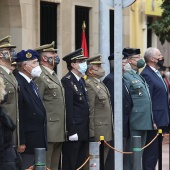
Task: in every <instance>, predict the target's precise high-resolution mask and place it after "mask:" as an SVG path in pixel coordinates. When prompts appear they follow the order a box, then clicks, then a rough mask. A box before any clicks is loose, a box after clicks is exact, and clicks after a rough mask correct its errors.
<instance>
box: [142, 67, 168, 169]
mask: <svg viewBox="0 0 170 170" xmlns="http://www.w3.org/2000/svg"><path fill="white" fill-rule="evenodd" d="M141 75H142V76H143V77H144V78H145V80H146V82H147V83H148V85H149V91H150V96H151V100H152V111H153V119H154V122H155V124H156V125H157V127H158V128H163V129H164V128H165V127H167V126H168V124H169V104H168V92H167V91H166V88H165V85H164V83H163V82H162V80H161V79H160V78H159V77H158V75H157V74H156V73H155V71H154V70H152V69H151V68H150V67H149V66H146V67H145V68H144V70H143V71H142V73H141ZM156 134H157V131H148V133H147V140H146V143H149V142H150V141H151V140H152V139H153V138H154V137H155V136H156ZM157 159H158V139H156V140H155V141H154V142H153V143H152V144H151V145H150V146H149V147H147V148H146V149H145V150H144V153H143V170H153V169H155V167H156V163H157Z"/></svg>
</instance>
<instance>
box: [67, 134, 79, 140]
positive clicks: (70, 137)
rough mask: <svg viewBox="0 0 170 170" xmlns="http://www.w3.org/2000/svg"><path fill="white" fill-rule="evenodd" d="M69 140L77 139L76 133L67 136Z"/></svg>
mask: <svg viewBox="0 0 170 170" xmlns="http://www.w3.org/2000/svg"><path fill="white" fill-rule="evenodd" d="M68 139H69V141H78V135H77V133H76V134H74V135H71V136H69V137H68Z"/></svg>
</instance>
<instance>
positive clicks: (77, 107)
mask: <svg viewBox="0 0 170 170" xmlns="http://www.w3.org/2000/svg"><path fill="white" fill-rule="evenodd" d="M85 59H86V58H85V57H84V55H83V49H78V50H76V51H74V52H72V53H70V54H68V55H66V56H65V57H63V60H64V61H66V63H67V68H68V70H69V72H68V73H67V74H66V75H65V76H64V77H63V78H62V80H61V82H62V84H63V87H64V89H65V102H66V127H67V131H68V141H67V142H65V143H64V145H63V160H62V170H75V169H77V168H79V167H80V166H81V165H82V164H83V163H84V161H85V159H86V153H87V152H88V139H89V106H88V96H87V92H86V89H85V83H84V80H83V79H82V76H83V75H84V74H85V72H86V69H87V63H86V61H85Z"/></svg>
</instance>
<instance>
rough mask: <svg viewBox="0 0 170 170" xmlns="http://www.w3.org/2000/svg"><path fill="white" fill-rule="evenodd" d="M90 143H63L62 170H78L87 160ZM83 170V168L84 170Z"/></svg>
mask: <svg viewBox="0 0 170 170" xmlns="http://www.w3.org/2000/svg"><path fill="white" fill-rule="evenodd" d="M87 153H88V142H86V141H83V142H81V141H68V142H64V143H63V149H62V154H63V158H62V170H76V169H77V168H79V167H80V166H81V165H82V164H83V163H84V162H85V160H86V159H87V157H88V155H87ZM82 170H83V168H82Z"/></svg>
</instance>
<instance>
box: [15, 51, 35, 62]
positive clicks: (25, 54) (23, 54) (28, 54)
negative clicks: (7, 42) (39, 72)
mask: <svg viewBox="0 0 170 170" xmlns="http://www.w3.org/2000/svg"><path fill="white" fill-rule="evenodd" d="M34 59H38V53H37V52H36V51H34V50H31V49H28V50H27V51H25V50H22V51H20V52H19V53H17V59H16V62H23V61H28V60H34Z"/></svg>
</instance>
